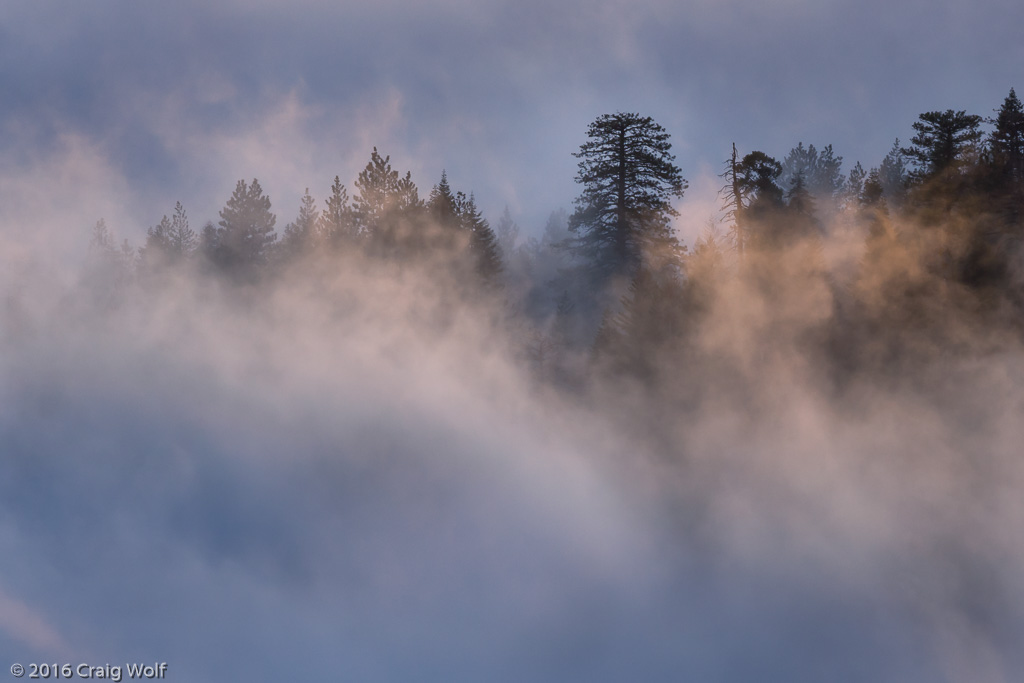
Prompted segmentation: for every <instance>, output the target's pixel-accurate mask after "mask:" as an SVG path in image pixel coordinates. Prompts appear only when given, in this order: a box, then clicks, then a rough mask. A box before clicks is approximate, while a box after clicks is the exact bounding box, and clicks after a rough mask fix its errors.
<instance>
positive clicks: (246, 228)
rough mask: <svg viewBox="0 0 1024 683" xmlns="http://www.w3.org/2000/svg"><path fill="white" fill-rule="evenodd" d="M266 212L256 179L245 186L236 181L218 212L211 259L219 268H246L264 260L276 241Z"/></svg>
mask: <svg viewBox="0 0 1024 683" xmlns="http://www.w3.org/2000/svg"><path fill="white" fill-rule="evenodd" d="M276 222H277V216H275V215H274V214H273V213H271V211H270V198H269V197H267V196H266V195H264V194H263V188H262V187H260V183H259V181H258V180H257V179H255V178H253V180H252V183H251V184H249V185H246V183H245V181H244V180H239V181H238V183H237V185H235V191H234V192H233V193H232V194H231V197H230V198H229V199H228V201H227V204H226V205H225V206H224V208H223V209H221V211H220V222H219V225H220V227H219V228H218V229H217V244H216V247H217V248H216V251H215V262H216V263H217V264H218V265H220V266H221V267H222V268H225V269H227V270H235V271H239V272H242V271H247V270H251V269H252V268H254V267H258V266H261V265H263V264H265V263H266V262H267V259H268V257H269V253H270V248H271V245H273V244H274V242H275V241H276V240H277V233H275V232H274V224H275V223H276Z"/></svg>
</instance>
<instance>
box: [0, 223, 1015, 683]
mask: <svg viewBox="0 0 1024 683" xmlns="http://www.w3.org/2000/svg"><path fill="white" fill-rule="evenodd" d="M832 234H833V235H834V238H832V240H831V241H829V243H828V249H827V251H829V253H830V254H831V256H830V258H831V259H832V260H833V261H836V260H839V261H841V260H842V259H843V258H848V259H852V260H853V261H854V262H856V260H857V259H858V258H861V257H862V253H861V251H856V250H855V253H852V254H848V253H846V251H844V250H848V249H852V248H853V247H850V244H851V243H852V241H850V240H846V241H844V238H843V236H842V234H841V231H839V230H838V229H837V230H835V231H833V233H832ZM34 248H35V247H33V246H31V245H29V246H24V245H22V246H20V247H19V248H14V247H8V248H7V250H6V254H7V255H8V258H7V263H6V264H5V266H6V267H5V273H7V274H8V275H7V276H6V278H5V282H4V286H5V298H6V302H7V304H6V310H5V313H4V316H3V327H2V335H0V338H2V345H3V354H2V361H0V373H2V376H3V380H2V382H0V387H2V388H3V389H2V394H0V402H2V406H3V409H2V413H0V414H2V419H0V430H2V432H3V443H4V447H3V462H4V465H3V468H4V476H3V477H2V478H0V511H2V512H0V539H2V540H0V543H2V545H3V548H4V553H3V555H4V558H5V559H4V561H3V565H2V572H0V607H2V610H0V612H2V618H0V651H3V653H4V655H5V656H6V657H7V659H9V660H11V661H12V662H13V661H23V662H27V661H64V660H68V661H72V662H75V663H77V662H79V661H85V662H89V663H91V664H93V665H102V664H104V663H118V662H122V661H135V660H138V661H166V662H168V663H169V674H168V675H169V676H170V675H173V676H175V677H179V676H180V677H182V678H185V679H188V680H196V681H219V680H226V679H232V680H233V679H241V678H253V679H255V680H276V679H280V678H284V677H288V678H296V679H311V678H313V677H317V676H329V677H330V676H334V677H339V676H340V677H343V678H346V679H349V678H351V679H358V680H396V681H397V680H410V679H416V680H453V679H455V680H509V681H512V680H517V681H518V680H552V681H554V680H558V681H564V680H581V681H582V680H587V681H596V680H608V681H612V680H624V679H631V680H652V681H654V680H689V679H700V680H712V681H745V680H754V679H756V680H808V681H809V680H822V679H832V680H843V681H897V680H899V681H934V680H948V681H967V680H970V681H1008V680H1013V679H1014V672H1015V671H1020V670H1024V661H1022V655H1021V653H1020V649H1019V647H1017V644H1019V643H1020V642H1021V637H1022V635H1024V621H1022V616H1024V610H1022V607H1024V605H1022V598H1024V592H1022V591H1024V581H1022V579H1021V577H1022V576H1024V571H1022V569H1024V547H1022V546H1021V544H1020V538H1019V530H1020V529H1021V528H1022V525H1024V506H1022V503H1021V498H1020V495H1019V494H1020V491H1021V490H1022V488H1021V485H1022V483H1024V471H1022V463H1021V461H1020V458H1019V444H1020V443H1021V442H1022V439H1024V433H1022V430H1024V427H1022V426H1021V424H1022V423H1021V422H1020V420H1019V419H1018V418H1019V415H1020V414H1021V408H1022V407H1024V389H1022V387H1024V381H1022V380H1024V362H1022V361H1024V354H1022V353H1021V351H1022V349H1021V345H1020V343H1019V337H1017V336H1015V335H1014V334H1012V333H1011V328H1010V327H1008V326H1006V325H1003V324H998V325H997V324H995V323H993V322H992V321H993V318H986V320H987V321H988V323H987V326H985V327H979V326H976V325H973V324H971V323H970V321H965V319H964V316H963V315H961V314H957V315H953V312H952V309H949V308H943V309H942V310H941V311H940V312H939V314H938V315H937V317H936V318H935V319H933V323H934V325H935V327H933V328H925V329H924V330H923V331H922V329H921V328H913V327H912V328H907V329H902V328H900V329H895V330H893V329H889V330H888V332H889V333H891V334H893V335H895V337H896V338H898V339H899V340H901V341H900V342H899V343H901V344H904V346H903V347H901V348H911V349H913V352H907V353H904V354H902V355H901V358H905V359H906V358H910V359H912V362H910V361H908V363H907V364H899V363H893V362H891V361H890V360H888V356H886V355H885V354H883V353H881V352H880V351H877V350H876V349H875V347H874V346H873V345H872V343H871V342H872V340H870V339H868V340H866V341H858V342H856V343H855V344H854V342H850V340H848V339H846V340H842V341H843V343H852V344H854V345H855V346H856V348H857V349H860V350H861V354H862V355H861V356H859V358H860V362H859V364H858V365H857V366H856V369H855V371H850V370H849V368H846V367H840V364H837V362H836V361H834V360H833V359H832V357H831V356H829V355H828V354H826V353H823V352H822V351H821V345H820V340H821V339H823V338H828V334H827V330H828V328H829V325H830V324H832V322H833V321H834V320H835V319H836V316H837V315H838V313H837V310H838V308H837V307H839V305H840V304H839V302H841V300H842V299H843V296H844V294H843V292H844V291H849V287H853V285H849V286H848V287H846V288H845V289H844V287H843V286H839V285H838V284H837V283H836V282H835V281H834V280H832V279H829V278H827V277H824V276H822V274H821V273H820V272H811V271H808V266H807V263H808V262H809V261H808V258H807V257H806V253H803V254H802V255H801V251H800V248H799V247H790V248H788V249H787V250H786V251H784V252H780V251H770V250H766V251H765V252H764V255H763V256H762V257H754V256H751V257H749V258H748V261H747V263H748V265H746V266H742V267H741V266H737V265H735V264H734V265H733V266H732V267H731V269H725V270H713V271H710V272H712V273H717V274H715V275H714V277H712V276H708V278H707V279H706V280H703V281H701V280H700V279H699V278H700V277H701V275H700V273H702V272H703V271H701V270H700V265H699V254H695V255H694V256H693V257H691V264H690V266H689V267H690V269H691V270H690V272H691V280H692V281H693V282H694V283H698V282H701V283H702V284H701V287H702V289H701V290H700V291H701V292H702V295H701V298H700V301H701V305H700V307H699V308H698V309H697V310H699V314H695V315H694V316H693V318H692V324H690V326H689V327H688V329H687V331H686V334H685V343H683V344H681V345H678V346H672V347H670V348H669V350H668V351H665V350H661V351H659V352H658V353H659V354H660V355H658V357H657V358H656V359H654V360H653V361H652V364H653V366H654V367H655V368H656V372H655V374H654V375H653V376H651V377H647V378H646V379H644V378H643V377H644V376H643V375H639V376H626V377H623V376H619V375H614V374H611V375H603V374H601V373H599V372H596V371H594V372H591V373H590V374H586V373H584V377H583V378H582V379H580V378H577V381H570V382H566V381H563V380H564V377H563V378H562V379H558V378H557V377H556V379H554V380H552V378H551V377H550V376H548V375H546V374H545V373H544V372H543V367H540V368H538V365H537V364H536V363H535V362H533V361H532V360H531V356H530V354H529V353H528V350H529V345H530V343H531V342H530V339H531V338H532V337H531V336H530V335H531V333H530V329H532V328H533V327H535V326H536V325H543V324H544V323H543V322H540V323H538V322H536V321H534V322H530V321H529V320H528V319H524V318H522V317H521V316H520V315H519V314H516V313H515V311H514V307H513V308H509V307H508V302H507V301H506V302H504V303H502V301H501V297H500V296H497V297H493V298H489V297H483V298H481V296H480V295H479V294H478V293H477V292H476V291H473V290H467V289H466V288H465V287H464V286H463V285H462V284H460V282H459V281H458V277H457V276H455V275H452V271H451V269H450V268H448V269H446V268H444V267H443V264H444V263H447V262H444V261H442V262H434V261H431V260H429V259H427V260H425V261H424V260H422V259H420V260H412V261H398V262H395V261H388V260H386V259H380V258H376V257H372V256H369V255H366V254H364V253H362V252H361V251H358V250H355V251H352V252H351V253H349V254H341V255H335V256H332V257H331V258H330V259H324V258H322V257H318V256H315V255H314V256H310V257H307V258H306V259H305V260H300V261H298V262H296V263H295V264H293V266H292V267H290V268H288V269H286V270H285V271H283V272H281V273H279V274H278V275H277V276H276V277H274V278H272V279H270V280H267V281H261V282H257V283H249V284H246V283H243V284H237V283H233V282H231V281H225V280H224V279H223V278H221V277H219V276H217V275H215V274H210V273H208V272H204V271H202V269H200V268H198V267H194V266H182V267H180V268H175V269H172V270H170V271H168V272H166V273H164V275H163V276H162V277H163V279H162V280H161V282H160V285H159V286H151V287H148V288H147V287H140V286H133V287H127V288H124V289H122V290H118V293H117V295H116V296H115V297H114V298H111V297H109V296H105V295H104V296H98V295H97V291H99V290H98V289H97V287H98V285H97V284H96V283H97V282H99V281H97V280H94V279H92V280H91V279H89V276H88V266H85V267H71V266H64V265H60V264H53V263H52V262H48V261H47V259H45V258H31V254H32V253H33V249H34ZM861 250H862V248H861ZM894 253H895V252H894ZM903 256H904V257H906V258H916V256H914V254H908V253H904V254H903ZM893 258H895V256H894V257H893ZM47 263H49V265H44V264H47ZM17 264H20V265H17ZM769 264H770V268H769V267H767V266H768V265H769ZM922 277H927V276H925V275H922ZM859 286H861V287H868V286H876V285H866V284H861V285H859ZM878 288H879V291H882V290H881V286H880V285H878ZM859 300H861V301H870V300H872V298H871V297H870V296H861V297H860V299H859ZM936 330H939V331H941V334H938V333H937V332H936ZM823 335H824V336H823ZM922 339H926V340H930V341H929V342H928V343H927V344H925V345H924V348H923V349H922V347H921V346H919V345H917V342H918V341H920V340H922ZM907 340H912V342H908V341H907ZM874 341H878V340H874ZM584 351H585V350H581V349H575V350H573V349H569V350H567V351H565V356H564V358H563V360H562V361H561V362H563V363H564V364H565V366H566V367H570V368H573V367H575V368H577V369H578V368H580V367H585V366H586V363H582V364H580V363H578V364H576V365H573V359H572V356H573V354H581V353H584ZM638 377H639V379H638Z"/></svg>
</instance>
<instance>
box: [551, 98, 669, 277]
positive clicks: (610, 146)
mask: <svg viewBox="0 0 1024 683" xmlns="http://www.w3.org/2000/svg"><path fill="white" fill-rule="evenodd" d="M587 137H588V138H589V139H588V140H587V142H584V143H583V144H582V145H580V150H579V152H576V153H575V155H574V156H576V158H578V159H579V160H580V161H579V172H578V173H577V175H576V182H578V183H580V184H581V185H582V186H583V192H582V193H581V194H580V196H579V197H578V198H577V199H576V211H575V213H573V215H572V217H571V218H570V221H569V228H570V230H571V231H572V232H573V234H574V235H575V239H574V240H573V243H572V246H573V248H574V249H575V251H576V252H577V253H578V254H580V255H581V256H583V257H584V259H585V260H586V261H587V262H588V263H589V267H590V269H591V271H592V272H593V273H594V274H596V275H597V276H598V277H599V278H601V279H607V278H610V277H614V276H627V277H632V275H633V274H634V273H635V272H636V270H637V269H638V268H639V267H640V265H641V263H642V262H643V260H644V258H645V255H649V254H650V253H654V252H657V253H660V254H661V255H662V256H667V257H677V256H678V253H679V252H680V251H681V250H680V247H679V244H678V242H677V241H676V238H675V236H674V235H673V233H672V227H671V225H670V223H669V221H670V219H671V218H672V217H673V216H676V215H678V214H677V212H676V211H675V209H674V208H673V207H672V204H671V200H672V198H673V197H682V196H683V190H685V189H686V187H687V184H686V180H684V179H683V177H682V174H681V172H680V170H679V168H678V167H676V165H675V164H674V163H673V162H674V160H675V157H674V156H673V155H672V153H671V148H672V146H671V144H670V143H669V134H668V133H667V132H665V129H664V128H662V127H661V126H660V125H658V124H657V123H655V122H654V120H653V119H651V118H650V117H644V116H640V115H639V114H626V113H618V114H605V115H603V116H600V117H598V118H597V119H596V120H595V121H594V122H593V123H591V124H590V126H589V127H588V128H587Z"/></svg>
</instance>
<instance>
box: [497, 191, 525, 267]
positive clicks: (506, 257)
mask: <svg viewBox="0 0 1024 683" xmlns="http://www.w3.org/2000/svg"><path fill="white" fill-rule="evenodd" d="M494 234H495V236H497V238H498V248H499V250H500V251H501V257H502V261H503V262H504V263H508V262H509V261H510V260H511V258H512V254H513V253H514V251H515V248H516V242H517V241H518V239H519V226H518V225H516V222H515V221H514V220H513V219H512V212H511V211H509V208H508V204H506V205H505V209H504V210H503V211H502V212H501V216H500V217H499V218H498V225H497V227H496V228H495V229H494Z"/></svg>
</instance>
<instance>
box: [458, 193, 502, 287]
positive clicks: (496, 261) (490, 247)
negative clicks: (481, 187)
mask: <svg viewBox="0 0 1024 683" xmlns="http://www.w3.org/2000/svg"><path fill="white" fill-rule="evenodd" d="M459 219H460V221H461V223H462V228H463V229H464V230H466V231H468V232H469V249H470V252H471V253H472V255H473V258H474V260H475V262H476V272H477V274H478V275H479V276H480V278H481V280H482V281H483V283H484V284H485V285H486V286H487V287H495V286H497V284H498V280H499V278H500V277H501V271H502V264H501V254H500V252H499V251H498V239H497V238H496V237H495V236H494V231H493V230H491V226H490V225H489V224H488V223H487V221H486V220H485V219H484V217H483V215H482V214H481V212H480V210H479V209H477V207H476V199H475V198H474V197H473V194H472V193H470V195H469V199H466V200H465V201H464V202H462V204H461V206H460V207H459Z"/></svg>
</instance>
